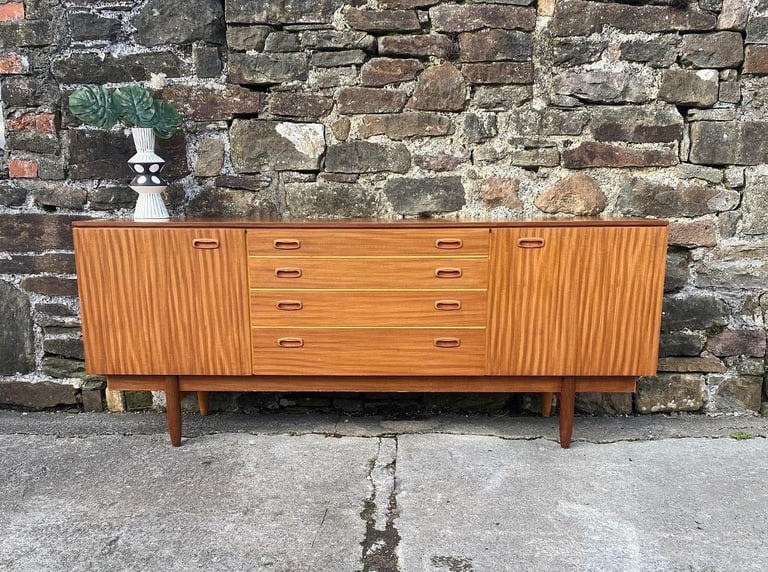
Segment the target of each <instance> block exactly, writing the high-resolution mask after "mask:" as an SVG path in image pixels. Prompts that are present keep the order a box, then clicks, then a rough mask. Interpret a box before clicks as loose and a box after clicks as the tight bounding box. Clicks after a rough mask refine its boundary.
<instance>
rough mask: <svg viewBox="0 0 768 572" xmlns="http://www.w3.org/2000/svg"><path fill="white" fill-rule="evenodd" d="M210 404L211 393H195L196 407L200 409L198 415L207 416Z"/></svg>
mask: <svg viewBox="0 0 768 572" xmlns="http://www.w3.org/2000/svg"><path fill="white" fill-rule="evenodd" d="M210 402H211V393H210V392H209V391H198V392H197V407H198V409H200V415H202V416H203V417H205V416H206V415H208V404H209V403H210Z"/></svg>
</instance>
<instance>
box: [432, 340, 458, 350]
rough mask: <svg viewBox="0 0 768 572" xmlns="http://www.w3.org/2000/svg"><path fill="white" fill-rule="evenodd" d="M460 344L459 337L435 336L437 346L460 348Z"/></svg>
mask: <svg viewBox="0 0 768 572" xmlns="http://www.w3.org/2000/svg"><path fill="white" fill-rule="evenodd" d="M460 345H461V340H460V339H459V338H435V347H436V348H458V347H459V346H460Z"/></svg>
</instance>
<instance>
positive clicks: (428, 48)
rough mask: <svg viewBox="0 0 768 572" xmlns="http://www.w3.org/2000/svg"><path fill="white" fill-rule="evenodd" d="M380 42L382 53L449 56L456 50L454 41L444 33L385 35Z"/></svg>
mask: <svg viewBox="0 0 768 572" xmlns="http://www.w3.org/2000/svg"><path fill="white" fill-rule="evenodd" d="M378 44H379V53H380V54H381V55H396V56H416V57H427V56H434V57H436V58H447V57H449V56H451V55H453V54H454V52H455V51H456V46H455V45H454V43H453V41H452V40H451V39H450V38H449V37H448V36H445V35H443V34H424V35H418V36H384V37H382V38H379V40H378Z"/></svg>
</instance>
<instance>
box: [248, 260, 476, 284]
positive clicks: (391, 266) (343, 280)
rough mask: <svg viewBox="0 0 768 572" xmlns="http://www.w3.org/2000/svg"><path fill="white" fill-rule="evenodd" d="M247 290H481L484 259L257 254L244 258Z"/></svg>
mask: <svg viewBox="0 0 768 572" xmlns="http://www.w3.org/2000/svg"><path fill="white" fill-rule="evenodd" d="M248 270H249V279H250V285H251V288H278V289H293V288H325V289H334V288H335V289H338V288H353V289H358V290H359V289H370V288H374V289H387V290H392V289H395V290H398V289H435V288H445V289H465V288H473V289H484V288H486V287H487V284H488V259H487V258H485V257H477V258H446V259H444V260H443V259H440V260H435V259H431V258H365V257H356V258H337V259H327V258H323V257H320V256H317V257H312V258H299V257H296V258H290V259H289V258H271V257H266V258H260V257H250V258H249V259H248Z"/></svg>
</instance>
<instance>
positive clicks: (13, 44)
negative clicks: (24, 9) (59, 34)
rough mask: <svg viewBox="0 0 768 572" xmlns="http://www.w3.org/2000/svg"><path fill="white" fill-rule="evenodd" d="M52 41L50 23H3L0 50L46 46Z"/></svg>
mask: <svg viewBox="0 0 768 572" xmlns="http://www.w3.org/2000/svg"><path fill="white" fill-rule="evenodd" d="M52 40H53V34H52V33H51V23H50V22H48V21H46V20H17V21H15V22H4V23H3V28H2V33H0V48H31V47H40V46H47V45H49V44H50V43H51V42H52Z"/></svg>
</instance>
